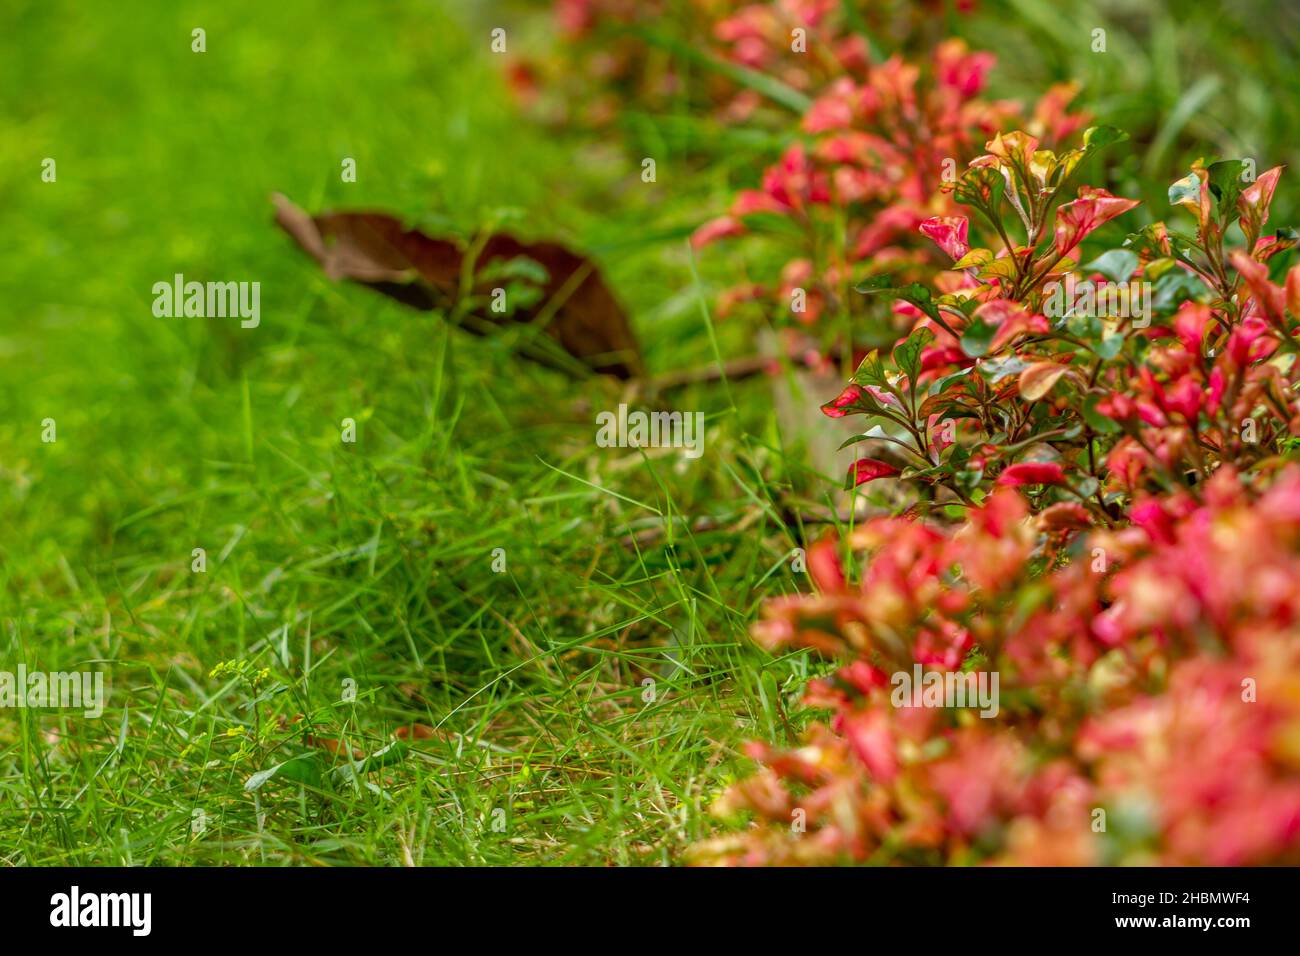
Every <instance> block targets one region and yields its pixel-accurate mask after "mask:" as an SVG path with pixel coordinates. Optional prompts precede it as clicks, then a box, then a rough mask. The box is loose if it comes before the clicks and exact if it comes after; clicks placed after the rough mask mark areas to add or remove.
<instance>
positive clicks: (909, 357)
mask: <svg viewBox="0 0 1300 956" xmlns="http://www.w3.org/2000/svg"><path fill="white" fill-rule="evenodd" d="M933 341H934V333H933V332H931V331H930V330H929V329H927V328H920V329H917V330H916V331H914V332H913V333H912V334H911V335H909V336H908V337H907V339H906V340H904V341H903V342H900V343H899V344H898V345H896V346H895V347H894V364H895V365H897V366H898V367H899V369H901V370H902V371H903V372H905V373H906V374H907V380H908V381H909V382H911V383H912V385H913V386H915V385H916V379H917V377H918V376H919V375H920V372H921V353H922V352H923V351H924V350H925V347H926V346H927V345H929V344H930V343H931V342H933Z"/></svg>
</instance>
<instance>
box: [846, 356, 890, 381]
mask: <svg viewBox="0 0 1300 956" xmlns="http://www.w3.org/2000/svg"><path fill="white" fill-rule="evenodd" d="M851 381H852V382H853V383H854V384H855V385H884V384H886V382H887V379H886V378H885V365H884V363H883V362H881V361H880V351H879V349H872V350H871V351H870V352H868V353H867V354H866V355H865V356H864V357H863V359H862V361H861V362H860V363H858V370H857V371H856V372H854V373H853V378H852V379H851Z"/></svg>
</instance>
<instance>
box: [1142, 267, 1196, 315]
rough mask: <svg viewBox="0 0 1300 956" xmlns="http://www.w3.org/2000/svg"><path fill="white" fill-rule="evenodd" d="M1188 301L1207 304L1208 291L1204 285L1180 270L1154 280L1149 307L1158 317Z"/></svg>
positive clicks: (1188, 273)
mask: <svg viewBox="0 0 1300 956" xmlns="http://www.w3.org/2000/svg"><path fill="white" fill-rule="evenodd" d="M1188 299H1194V300H1195V301H1197V302H1208V301H1209V299H1210V290H1209V289H1207V288H1206V287H1205V283H1204V282H1202V281H1201V280H1200V279H1198V278H1197V277H1196V276H1194V275H1192V274H1191V273H1190V272H1185V271H1184V270H1182V269H1174V270H1172V271H1170V272H1167V273H1165V274H1164V275H1162V276H1161V277H1160V278H1159V279H1158V280H1156V284H1155V289H1154V290H1153V295H1152V301H1151V307H1152V309H1153V310H1154V311H1155V312H1156V313H1157V314H1159V315H1166V314H1168V313H1170V312H1173V311H1174V310H1175V309H1177V308H1178V307H1179V306H1180V305H1182V304H1183V303H1184V302H1186V301H1187V300H1188Z"/></svg>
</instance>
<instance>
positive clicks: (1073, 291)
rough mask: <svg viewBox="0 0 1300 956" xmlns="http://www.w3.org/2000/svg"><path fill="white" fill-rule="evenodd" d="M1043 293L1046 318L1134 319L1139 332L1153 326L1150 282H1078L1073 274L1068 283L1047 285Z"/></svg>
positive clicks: (1134, 324) (1067, 278) (1050, 283)
mask: <svg viewBox="0 0 1300 956" xmlns="http://www.w3.org/2000/svg"><path fill="white" fill-rule="evenodd" d="M1043 293H1044V299H1043V314H1044V315H1046V316H1047V317H1048V318H1049V319H1059V318H1062V317H1069V316H1073V315H1077V316H1083V317H1085V318H1099V319H1132V320H1133V328H1135V329H1145V328H1146V327H1147V326H1149V325H1150V324H1151V283H1150V282H1133V281H1129V282H1109V281H1106V280H1104V279H1103V280H1101V281H1100V282H1077V281H1076V280H1075V278H1074V273H1072V272H1071V273H1068V274H1067V275H1066V277H1065V281H1064V282H1055V281H1053V282H1049V283H1047V284H1046V285H1045V286H1043Z"/></svg>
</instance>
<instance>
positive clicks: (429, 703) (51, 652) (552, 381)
mask: <svg viewBox="0 0 1300 956" xmlns="http://www.w3.org/2000/svg"><path fill="white" fill-rule="evenodd" d="M147 6H149V7H150V8H151V12H150V13H149V14H148V15H141V16H131V17H125V16H119V15H115V14H114V13H112V12H110V10H109V7H108V6H101V5H94V4H74V3H61V4H46V3H25V2H19V3H17V5H16V7H15V5H14V4H8V5H7V7H6V12H5V13H4V14H3V15H0V33H4V34H6V35H7V36H9V37H10V38H18V37H24V38H29V39H31V40H32V41H33V42H31V43H27V44H17V43H9V42H7V44H6V45H7V50H6V56H5V57H4V63H3V66H0V70H3V71H4V72H5V74H6V76H5V78H4V79H5V82H4V83H3V84H2V85H0V88H2V89H3V92H2V93H0V97H2V98H3V99H2V102H3V114H2V115H3V116H4V117H5V119H4V125H5V128H6V134H7V135H5V136H3V137H0V151H2V152H3V157H2V158H3V163H0V170H2V171H0V177H2V178H0V186H2V188H3V195H4V197H5V201H4V205H5V206H6V210H5V214H4V216H5V221H6V225H7V228H6V229H5V230H4V240H3V241H4V243H5V244H6V248H5V249H4V259H5V262H6V268H5V270H4V273H3V276H2V277H0V284H2V285H3V287H4V294H5V299H6V301H7V302H8V303H9V305H10V309H9V315H8V321H7V322H6V323H5V325H4V328H3V334H2V335H0V370H2V372H0V409H2V410H3V414H2V415H0V528H3V534H2V536H0V580H2V581H3V585H4V586H3V589H2V591H0V593H2V594H3V597H2V598H0V600H3V621H4V628H3V634H2V636H0V648H2V649H3V650H2V653H0V660H2V661H3V666H4V668H5V669H8V670H10V671H12V670H15V669H16V667H17V666H18V665H19V664H25V665H26V666H27V667H28V668H29V669H31V670H38V669H41V670H46V671H57V670H77V669H85V668H101V669H103V671H104V672H105V675H106V679H107V682H108V686H109V688H110V697H109V705H108V707H107V708H106V709H105V712H104V714H103V716H102V717H101V718H99V719H98V720H94V719H85V718H83V717H82V716H81V715H80V714H79V713H77V714H70V713H68V712H48V711H47V712H45V713H43V714H40V715H37V714H35V713H34V712H31V711H28V710H11V711H6V712H4V714H3V716H0V847H3V850H0V859H3V861H4V862H5V863H9V864H70V865H87V864H127V863H133V864H202V865H213V864H237V863H266V864H302V863H313V864H318V863H328V864H402V863H416V864H421V863H423V864H452V863H473V864H490V863H498V864H499V863H513V862H548V863H587V864H603V863H620V864H627V863H662V862H666V861H669V860H671V859H673V858H674V857H675V856H676V855H677V854H678V853H679V851H680V850H681V849H682V848H683V847H684V846H685V844H686V843H687V842H688V841H689V840H691V839H692V838H695V837H697V836H698V835H700V833H701V832H702V828H703V827H704V826H706V825H707V816H706V815H704V813H703V810H704V809H705V808H706V807H707V804H708V803H709V801H710V799H711V798H712V796H713V795H714V794H715V793H716V791H717V790H718V789H719V788H720V787H721V785H722V784H723V783H724V782H725V779H726V777H727V774H728V770H729V768H730V767H732V765H733V762H734V761H735V760H736V755H737V748H738V745H739V744H740V743H741V742H742V741H743V740H744V739H745V738H746V737H749V736H755V735H756V736H761V737H765V738H769V739H782V738H783V735H784V734H785V733H786V732H787V730H788V724H787V719H788V718H787V715H786V713H785V702H786V701H789V700H793V697H794V695H795V694H796V693H797V691H798V689H799V687H800V686H801V683H802V677H803V676H804V675H805V670H806V666H807V665H806V661H805V660H803V659H785V660H775V659H772V658H770V657H769V656H768V655H766V654H764V653H762V652H761V651H759V650H757V649H756V648H754V647H753V646H752V645H751V644H750V643H749V641H748V639H747V636H746V632H747V627H748V624H749V622H750V620H751V619H752V617H753V615H754V612H755V608H756V605H757V604H758V603H759V601H760V600H761V599H762V598H763V597H764V596H766V595H770V594H773V593H778V592H781V591H788V590H790V589H793V588H796V587H798V586H799V585H800V580H797V579H801V578H802V576H801V575H796V574H794V573H792V572H791V569H790V562H789V561H788V560H787V553H788V551H789V549H790V548H791V547H792V546H793V544H794V541H793V540H792V539H791V538H790V537H789V536H788V535H786V534H785V533H784V532H782V531H781V526H780V525H779V524H778V523H777V522H776V521H774V520H773V506H772V504H771V500H772V487H773V485H774V484H780V483H785V484H789V483H790V482H791V481H797V482H798V483H801V484H804V485H809V486H810V487H811V486H812V485H811V483H810V479H809V476H807V475H806V474H803V473H802V472H801V471H800V466H799V464H798V461H797V459H795V460H794V462H793V463H790V464H788V463H787V459H786V454H785V450H784V449H783V447H782V444H781V437H780V435H779V434H778V433H777V430H776V429H775V428H774V426H773V425H772V423H771V420H770V415H769V413H768V406H769V401H770V390H769V386H768V385H767V384H766V383H764V382H761V381H753V380H751V381H747V382H744V383H736V384H735V385H734V386H733V387H731V388H725V387H720V386H718V385H712V386H701V387H700V389H699V391H698V392H687V393H682V394H680V395H679V396H678V397H677V401H678V405H679V407H682V408H688V409H699V410H702V411H704V412H706V414H707V416H708V418H707V427H708V431H707V446H706V447H707V454H706V456H705V457H704V458H702V459H699V460H697V461H687V460H685V459H684V458H683V457H682V456H681V455H680V454H679V453H678V452H676V451H663V452H661V451H654V452H651V453H649V454H643V453H642V452H639V451H637V450H635V449H631V450H629V449H617V448H614V449H597V448H595V445H594V435H595V424H594V420H595V413H596V411H597V410H600V409H606V408H615V407H617V404H618V402H619V400H620V393H619V391H618V389H617V388H616V387H615V386H613V385H611V384H610V383H608V382H605V381H602V380H588V381H585V382H577V383H575V382H573V381H571V380H568V379H566V378H563V377H561V376H559V375H557V374H555V373H552V372H550V371H547V370H545V369H539V368H537V367H535V366H533V365H530V364H527V363H523V362H521V361H520V360H519V359H517V358H516V357H514V356H513V355H512V354H511V343H510V342H509V341H508V340H504V339H503V340H501V341H496V340H494V341H492V342H484V341H480V340H475V339H471V338H468V337H466V336H464V335H462V334H461V333H456V332H451V331H449V330H448V327H447V326H446V325H445V324H444V323H441V322H440V321H439V320H438V318H437V317H436V316H430V315H429V314H421V313H415V312H411V311H409V310H406V309H404V308H403V307H401V306H399V305H396V304H394V303H391V302H389V301H388V300H386V299H383V298H381V297H379V296H376V295H374V294H372V293H369V292H368V291H366V290H364V289H360V288H357V287H354V286H345V285H338V284H334V283H331V282H330V281H328V280H327V279H325V278H324V277H323V276H322V275H321V274H320V273H319V270H318V269H317V268H316V267H315V266H314V264H312V263H311V262H310V261H309V260H308V259H307V258H306V257H305V256H303V255H301V253H299V252H298V251H297V250H296V249H294V248H293V247H292V246H291V244H290V243H289V242H288V241H287V239H286V238H285V236H284V235H283V234H281V233H280V232H279V231H278V230H276V229H275V228H274V226H273V225H272V223H271V206H270V203H269V201H268V196H269V194H270V193H272V192H274V191H277V190H278V191H282V192H284V193H286V194H287V195H289V196H291V197H292V198H294V199H295V200H296V201H298V202H300V203H302V204H303V205H304V206H306V207H307V208H309V209H313V210H314V209H319V208H323V207H328V206H335V207H342V206H349V207H354V208H355V207H375V208H385V209H389V210H392V211H394V212H396V213H399V214H401V215H403V216H406V217H408V218H409V219H410V220H411V221H413V222H416V223H419V224H421V225H423V226H425V227H426V228H428V229H429V230H430V231H439V230H441V231H455V230H461V231H470V230H472V229H474V228H476V227H478V226H481V225H483V224H486V223H492V222H497V221H505V222H507V223H509V224H510V226H511V228H515V229H517V230H518V231H520V232H522V233H524V234H527V235H535V236H558V237H562V238H563V239H565V240H567V241H569V242H571V243H573V244H574V245H576V246H578V247H580V248H585V249H589V250H593V251H594V252H595V253H596V254H597V255H599V256H600V259H601V262H602V265H603V266H604V267H605V269H606V272H607V274H608V277H609V280H610V282H611V283H612V284H613V285H614V287H615V288H616V289H617V290H618V291H619V293H620V295H621V297H622V298H623V299H624V301H625V302H626V303H627V304H628V306H629V307H630V308H631V309H632V310H633V311H634V312H635V314H637V315H638V317H639V322H640V324H639V331H640V336H641V338H642V340H643V342H644V345H645V348H646V351H647V355H648V360H649V362H650V364H651V366H652V367H654V368H659V369H667V368H675V367H679V366H686V365H690V364H692V363H693V364H703V363H705V362H707V361H708V360H709V359H710V358H711V357H712V355H713V347H712V345H711V344H710V343H711V338H710V329H709V325H708V322H707V318H706V316H707V313H706V312H705V311H704V310H703V309H702V308H701V302H702V299H701V294H700V288H699V286H698V285H697V284H696V282H695V280H694V279H693V278H692V269H691V263H690V261H689V259H688V255H687V253H686V247H685V243H684V242H683V241H682V236H683V235H684V234H685V232H686V231H687V230H688V229H689V228H690V227H692V226H693V225H695V223H696V221H697V218H698V215H699V213H698V210H692V209H690V208H688V207H687V206H685V205H682V204H674V205H673V206H672V207H671V208H664V206H663V204H662V196H659V197H656V196H655V195H654V194H653V193H652V190H654V189H655V188H658V189H660V190H665V191H667V190H670V189H671V186H670V185H668V184H665V180H668V182H669V183H671V173H669V172H668V171H669V170H671V157H668V162H665V163H663V168H664V170H665V173H667V174H665V173H661V174H660V176H659V185H658V186H657V187H656V186H652V185H648V184H643V183H641V181H640V177H639V171H640V170H639V165H637V164H629V163H628V161H627V160H626V159H624V158H623V157H622V156H621V154H620V153H618V152H617V151H616V150H613V149H610V148H604V147H602V144H600V143H596V144H594V145H593V144H591V143H580V142H576V141H575V142H567V141H563V140H561V139H557V138H556V137H555V136H554V135H553V134H552V133H549V132H547V131H546V130H543V129H540V128H537V129H534V128H531V127H530V126H528V125H526V124H523V123H521V122H520V121H519V120H518V118H517V116H516V113H515V110H514V107H513V105H512V104H511V103H510V102H509V100H508V98H507V96H506V94H505V92H504V90H503V87H502V84H501V81H500V77H499V75H498V72H497V68H496V65H495V64H494V63H493V62H491V59H490V53H489V52H488V49H487V39H486V38H487V33H488V27H487V26H486V25H484V24H482V23H478V22H475V21H473V20H471V19H467V18H465V17H464V16H462V15H461V14H459V13H453V12H452V10H453V8H455V7H456V6H457V5H453V4H446V5H441V6H440V5H438V4H397V3H381V4H366V5H358V6H354V5H348V4H327V5H326V4H321V3H316V2H308V0H282V2H278V3H276V4H274V5H272V6H270V7H268V6H267V5H265V4H262V3H256V2H252V0H241V2H237V3H223V4H201V3H180V4H171V3H157V4H149V5H147ZM521 21H522V23H523V26H524V27H527V25H528V20H527V19H525V18H521ZM508 22H510V21H508ZM195 26H202V27H203V28H204V29H205V30H206V31H207V52H206V53H203V54H197V53H193V52H191V49H190V45H191V34H190V31H191V29H192V28H193V27H195ZM524 35H526V31H525V30H523V29H521V32H520V36H521V37H522V36H524ZM36 38H45V41H47V42H35V40H36ZM55 38H57V42H54V43H53V45H51V41H54V40H55ZM45 157H52V158H54V159H55V161H56V163H57V181H56V182H54V183H45V182H42V181H41V178H40V175H39V173H40V169H41V161H42V159H43V158H45ZM344 157H352V158H354V159H355V160H356V162H357V169H358V175H357V182H356V183H355V184H352V183H343V182H342V181H341V178H340V175H339V170H340V163H341V161H342V159H343V158H344ZM578 170H581V175H578V173H577V171H578ZM647 235H650V236H651V237H652V238H650V239H646V238H645V237H646V236H647ZM175 273H182V274H184V275H185V276H186V278H187V279H197V280H199V281H206V280H221V281H259V282H261V284H262V285H261V287H262V298H261V313H262V319H261V324H260V326H259V327H257V328H256V329H241V328H240V326H239V323H238V320H237V319H203V318H189V319H186V318H176V319H166V318H156V317H155V316H154V315H153V314H152V311H151V306H152V294H151V291H150V290H151V287H152V285H153V284H154V283H155V282H158V281H171V279H172V277H173V275H174V274H175ZM710 294H711V293H710ZM720 335H721V336H722V338H723V343H724V344H726V345H727V346H728V347H729V348H730V347H731V343H728V342H727V335H728V332H727V330H722V331H721V333H720ZM344 418H352V419H354V420H355V421H356V422H357V433H358V437H357V441H356V442H355V444H346V443H344V442H342V441H341V438H340V435H341V424H340V423H341V421H342V420H343V419H344ZM45 419H53V420H54V422H55V428H56V440H55V441H54V442H52V443H51V442H43V441H42V431H43V427H42V422H43V421H44V420H45ZM788 468H789V469H794V472H795V474H794V477H793V478H792V476H791V475H790V474H787V469H788ZM827 487H829V486H827ZM702 517H704V518H707V519H708V520H707V521H706V522H699V521H698V520H697V519H700V518H702ZM688 519H689V520H688ZM195 548H203V549H205V552H206V562H207V570H206V572H205V573H195V572H194V571H192V570H191V568H192V563H193V560H194V558H193V557H192V552H193V549H195ZM498 548H500V549H504V562H505V570H504V572H503V573H497V572H495V571H494V570H493V567H492V565H493V560H494V559H493V552H494V549H498ZM498 566H499V564H498ZM227 661H234V662H248V665H249V666H250V667H251V668H252V670H253V671H261V670H262V669H265V670H266V673H265V674H264V675H262V676H261V677H260V678H257V679H254V677H253V675H252V672H251V671H250V672H248V674H247V675H246V676H248V677H249V678H250V679H244V678H241V677H240V676H239V675H238V674H237V673H232V674H231V676H224V675H223V674H218V675H216V676H212V671H213V669H214V668H215V667H216V666H217V665H218V664H219V663H221V662H227ZM647 681H653V684H647V683H646V682H647ZM349 682H351V683H349ZM353 689H354V692H355V699H352V700H350V699H346V698H349V697H351V696H352V694H351V693H350V691H352V690H353ZM299 715H302V719H298V718H299ZM308 725H310V727H311V730H310V734H311V737H312V738H314V739H313V740H311V741H307V742H305V730H304V728H305V727H307V726H308ZM411 725H419V727H420V728H421V729H417V730H416V731H415V735H411V733H410V732H409V731H408V732H407V733H408V738H407V739H406V740H404V741H399V742H398V743H397V744H396V746H394V747H393V748H391V749H389V750H388V751H386V753H384V754H383V755H382V756H380V757H376V758H371V759H370V761H369V762H367V763H364V764H363V763H360V762H356V761H350V760H349V759H348V758H347V749H348V748H352V749H353V750H354V751H355V753H356V754H364V755H371V754H375V753H376V752H379V751H382V750H383V749H384V748H385V747H388V746H389V745H390V744H392V743H393V742H394V739H395V738H394V733H395V731H397V729H398V728H403V727H409V726H411ZM422 728H429V729H430V730H431V731H432V734H431V735H429V736H419V735H423V734H428V733H429V731H428V730H425V729H422ZM277 765H280V766H281V769H280V770H279V771H277V772H276V773H275V774H274V775H273V776H272V777H271V778H270V779H268V780H266V781H265V782H264V783H262V784H261V785H260V786H257V787H256V788H255V789H252V790H250V789H247V786H246V785H247V784H248V781H249V779H250V777H253V775H254V774H256V773H258V772H259V771H264V770H269V769H271V768H273V767H276V766H277ZM254 782H256V781H254ZM494 811H498V812H495V813H494ZM499 811H503V812H499Z"/></svg>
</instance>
